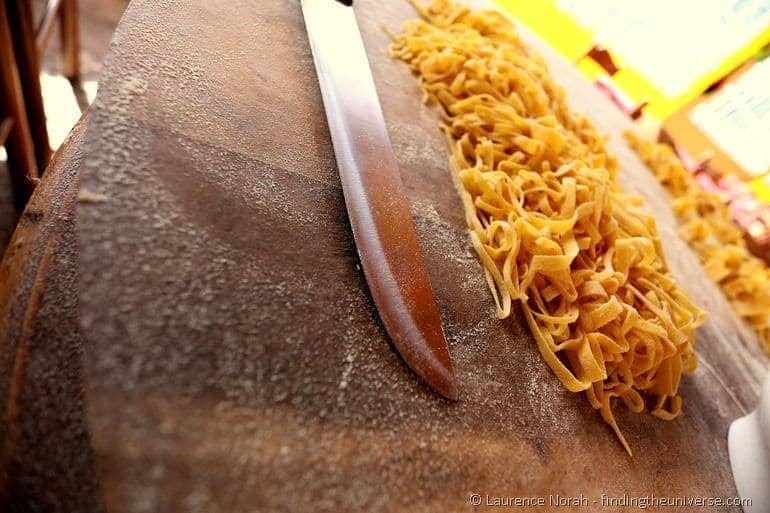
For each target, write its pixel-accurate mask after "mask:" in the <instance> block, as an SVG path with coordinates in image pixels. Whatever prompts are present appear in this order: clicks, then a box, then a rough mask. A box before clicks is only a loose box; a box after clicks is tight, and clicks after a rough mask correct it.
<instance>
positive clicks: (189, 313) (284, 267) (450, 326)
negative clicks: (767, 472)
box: [77, 0, 767, 512]
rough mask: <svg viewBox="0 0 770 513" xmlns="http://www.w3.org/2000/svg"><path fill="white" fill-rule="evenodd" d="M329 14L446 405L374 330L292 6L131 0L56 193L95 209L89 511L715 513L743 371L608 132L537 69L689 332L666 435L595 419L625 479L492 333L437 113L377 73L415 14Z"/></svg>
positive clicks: (701, 286)
mask: <svg viewBox="0 0 770 513" xmlns="http://www.w3.org/2000/svg"><path fill="white" fill-rule="evenodd" d="M355 10H356V14H357V17H358V20H359V24H360V26H361V30H362V32H363V35H364V41H365V44H366V47H367V51H368V54H369V58H370V62H371V66H372V69H373V74H374V78H375V82H376V84H377V88H378V90H379V94H380V100H381V103H382V107H383V110H384V114H385V118H386V120H387V123H388V129H389V132H390V135H391V138H392V142H393V147H394V150H395V153H396V158H397V160H398V163H399V165H400V169H401V173H402V176H403V181H404V183H405V185H406V189H407V193H408V196H409V200H410V202H411V204H412V208H413V214H414V219H415V223H416V226H417V231H418V233H419V236H420V240H421V243H422V245H423V248H424V252H425V256H426V259H427V264H428V268H429V269H430V277H431V281H432V283H433V285H434V289H435V293H436V297H437V299H438V302H439V305H440V309H441V314H442V319H443V322H444V327H445V330H446V334H447V338H448V340H449V343H450V349H451V353H452V357H453V360H454V365H455V369H456V371H457V376H458V381H459V384H460V385H459V386H460V400H459V401H457V402H448V401H446V400H443V399H441V398H440V397H438V396H436V395H435V394H433V393H431V392H430V391H429V390H427V389H426V388H425V387H424V386H423V385H421V384H420V383H419V382H418V381H417V380H416V379H414V377H413V375H412V374H411V373H410V372H409V371H408V369H407V368H406V367H405V366H404V364H403V362H402V361H401V360H400V359H399V357H398V356H397V355H396V353H395V352H394V350H393V348H392V347H391V346H390V345H389V342H388V340H387V338H386V336H385V333H384V331H383V329H382V326H381V325H380V323H379V321H378V318H377V314H376V311H375V310H374V308H373V305H372V301H371V299H370V297H369V295H368V293H367V289H366V286H365V282H364V278H363V275H362V273H361V271H360V267H359V264H358V259H357V255H356V250H355V247H354V244H353V240H352V237H351V233H350V229H349V225H348V222H347V218H346V212H345V208H344V204H343V198H342V192H341V189H340V184H339V178H338V175H337V169H336V166H335V161H334V156H333V152H332V147H331V143H330V139H329V133H328V129H327V126H326V121H325V116H324V111H323V107H322V103H321V96H320V92H319V89H318V84H317V80H316V76H315V72H314V68H313V63H312V58H311V54H310V49H309V46H308V42H307V38H306V34H305V29H304V24H303V21H302V15H301V12H300V6H299V2H295V1H285V0H270V1H261V2H254V1H253V0H232V1H228V2H215V1H205V0H186V1H180V0H167V1H163V2H157V1H154V0H135V1H134V2H132V4H131V5H130V6H129V8H128V10H127V11H126V13H125V15H124V18H123V20H122V22H121V25H120V27H119V28H118V32H117V34H116V36H115V40H114V43H113V45H112V49H111V53H110V55H109V56H108V58H107V62H106V66H105V70H104V74H103V77H102V80H101V84H100V89H99V95H98V97H97V99H96V102H95V104H94V106H93V108H92V112H91V119H90V122H89V126H88V130H87V133H86V137H85V146H84V151H85V155H86V159H85V163H84V168H83V175H84V176H83V182H82V188H83V189H85V190H86V191H87V193H88V194H98V195H104V197H105V198H106V200H105V201H103V202H97V203H93V202H89V203H81V204H79V205H78V212H77V213H78V223H79V227H78V233H79V237H80V267H79V270H80V280H81V281H80V294H79V297H80V306H81V326H82V329H83V334H84V338H85V348H84V380H85V398H86V404H87V421H88V426H89V429H90V434H91V440H92V444H93V448H94V457H95V460H96V468H97V471H98V475H99V479H100V483H101V489H102V493H103V494H104V503H105V505H106V506H107V509H108V510H109V511H111V512H140V511H163V512H171V511H204V512H209V511H210V512H214V511H228V512H246V511H334V512H343V511H351V512H353V511H425V512H444V511H471V510H472V509H473V508H472V506H471V505H470V504H469V501H468V497H469V494H471V493H474V492H475V493H480V494H483V495H489V496H490V497H513V496H519V497H532V496H543V497H546V498H548V496H549V495H550V494H560V495H562V496H580V494H581V493H582V494H583V495H584V496H586V498H587V500H588V501H589V503H588V505H587V506H584V507H565V508H561V509H557V510H556V511H570V510H575V511H596V510H601V511H623V508H612V507H609V508H604V509H601V508H600V507H599V506H600V504H601V502H600V501H601V496H602V494H606V495H609V496H623V494H628V495H629V496H647V495H651V494H654V495H656V496H679V495H689V496H708V497H711V496H716V497H726V496H732V495H734V494H735V488H734V484H733V481H732V476H731V473H730V468H729V463H728V456H727V452H726V434H727V428H728V426H729V423H730V422H731V421H732V420H733V419H735V418H736V417H738V416H741V415H743V414H744V413H746V412H747V411H749V410H750V409H751V408H752V407H753V404H754V402H755V401H756V397H757V393H758V390H759V382H760V379H761V377H762V375H763V373H764V372H765V369H766V367H767V359H766V358H765V357H764V356H763V355H762V353H761V351H760V350H759V349H758V343H757V342H756V340H755V338H754V337H753V335H751V333H750V332H749V331H747V329H746V328H745V327H744V326H743V325H742V324H741V323H740V321H739V320H738V319H737V318H736V317H735V315H734V314H733V313H732V311H731V309H730V307H729V305H728V304H727V302H726V301H725V299H724V297H723V296H722V295H721V294H720V292H719V290H718V289H717V288H716V287H715V286H714V285H713V284H712V283H711V282H710V281H709V280H708V279H707V277H706V276H705V274H704V273H703V271H702V269H701V268H700V266H699V264H698V261H697V258H696V256H695V255H694V254H693V253H692V252H691V251H690V250H689V249H688V248H687V247H686V246H685V245H684V244H683V243H682V241H681V240H680V239H679V238H678V237H677V236H676V229H677V227H676V223H675V220H674V218H673V216H672V213H671V210H670V205H669V201H668V199H667V195H666V193H665V192H664V190H663V189H662V188H661V187H659V186H658V185H657V184H656V183H655V181H654V179H653V178H652V176H651V174H650V173H649V171H647V170H646V168H644V166H643V165H642V164H641V163H640V162H639V161H638V160H637V159H636V158H635V157H634V156H633V154H632V153H631V152H630V150H629V149H628V148H626V147H625V146H624V143H623V142H622V139H621V135H620V134H621V132H622V130H624V129H625V128H627V127H628V122H627V121H626V119H625V118H624V117H623V116H622V114H621V113H620V112H618V111H617V110H616V109H615V108H614V107H613V106H612V105H610V104H609V102H608V101H607V100H606V99H605V98H603V97H602V96H601V95H600V94H599V93H598V92H597V91H596V90H595V88H594V87H593V86H591V85H590V84H588V83H586V82H585V81H584V80H583V79H582V78H581V77H580V76H579V75H578V74H577V72H576V71H575V70H573V68H572V67H571V66H570V65H568V64H567V63H565V62H563V61H561V60H560V59H559V58H558V57H557V56H555V55H554V54H553V53H552V52H551V51H548V50H547V49H541V51H542V53H543V54H544V56H545V57H546V58H547V60H548V61H549V62H550V64H551V70H552V73H553V76H554V77H555V78H556V80H557V81H558V82H560V83H561V84H562V85H563V86H564V87H565V88H566V89H567V90H568V91H569V98H570V103H571V105H572V106H573V108H575V109H576V110H578V111H582V112H584V113H585V114H587V115H588V117H589V118H590V119H591V120H593V122H594V123H595V124H596V125H597V127H598V128H599V129H600V130H601V131H603V132H605V133H607V134H608V135H609V136H610V140H611V142H610V147H611V149H612V152H613V153H614V154H615V155H617V156H618V157H619V159H620V162H621V168H622V171H621V181H622V184H623V185H624V187H626V188H627V189H628V190H631V191H633V192H635V193H638V194H640V195H641V196H643V197H644V198H645V199H646V200H647V205H648V208H649V209H650V210H652V211H653V212H654V213H655V214H656V215H657V218H658V221H659V224H660V230H661V233H662V236H663V237H664V246H665V249H666V252H667V256H668V258H669V261H670V264H671V267H672V269H673V272H674V274H675V275H676V277H677V278H678V280H679V282H680V283H681V285H682V286H683V287H684V288H685V289H686V290H687V291H688V292H689V293H690V294H691V295H692V296H693V297H694V298H695V299H696V302H697V303H698V304H699V305H700V306H702V307H704V308H705V309H706V310H707V311H708V314H709V319H708V322H707V324H706V325H705V326H704V327H703V328H702V329H701V330H700V332H699V335H698V338H697V344H698V346H697V347H698V351H699V354H700V358H701V365H700V367H699V368H698V370H697V372H696V373H695V374H694V375H693V376H690V377H688V378H687V379H685V380H684V382H683V384H682V389H681V392H682V395H683V397H684V404H685V413H684V415H683V416H682V417H681V418H679V419H677V420H675V421H673V422H663V421H660V420H658V419H655V418H653V417H652V416H651V415H649V414H640V415H637V414H630V413H627V412H625V411H624V410H623V408H618V409H617V412H618V413H617V415H618V423H619V424H620V426H621V428H622V429H623V431H624V433H625V434H626V437H627V438H628V441H629V443H630V445H631V447H632V448H633V450H634V451H635V456H634V457H633V458H630V457H628V456H627V455H626V454H625V452H624V451H623V449H622V447H621V446H620V444H619V443H618V441H617V440H616V439H615V436H614V435H613V433H612V432H611V430H610V429H609V428H608V427H607V425H606V424H605V423H604V422H603V421H602V420H601V418H600V417H599V415H598V414H597V413H596V412H595V411H594V410H593V409H591V407H590V406H589V404H588V402H587V400H586V399H585V398H584V397H583V395H575V394H571V393H569V392H567V391H566V390H564V389H563V388H562V386H561V385H560V383H559V382H558V381H557V379H556V378H555V377H554V376H553V374H552V373H551V371H550V370H549V369H548V367H547V366H546V365H545V363H544V362H543V361H542V359H541V357H540V355H539V353H538V352H537V349H536V347H535V343H534V341H533V339H532V337H531V336H530V334H529V332H528V330H527V328H526V326H525V324H524V323H523V320H522V317H521V316H520V315H519V313H518V312H517V313H516V314H515V315H514V316H512V318H510V319H507V320H504V321H500V320H497V318H496V317H495V311H494V306H493V301H492V299H491V297H490V294H489V292H488V290H487V287H486V285H485V283H484V279H483V274H482V270H481V266H480V264H479V263H478V262H477V260H476V258H475V256H474V255H473V253H472V250H471V248H470V246H469V241H468V237H467V233H466V230H465V225H464V220H463V214H462V210H461V205H460V202H459V200H458V198H457V197H456V194H455V191H454V189H453V186H452V183H451V180H450V176H449V171H448V166H447V156H448V151H447V148H446V146H445V143H444V140H443V137H442V135H441V133H440V132H439V130H438V128H437V124H438V115H437V112H436V111H435V110H433V109H432V108H429V107H426V106H424V105H422V104H421V102H420V97H421V94H420V91H419V88H418V83H417V79H416V78H415V77H413V76H412V75H411V74H410V73H409V71H408V69H407V67H406V66H405V65H404V64H402V63H400V62H394V61H391V60H390V59H389V58H388V56H387V46H388V37H387V36H386V34H385V33H384V32H383V31H382V30H381V28H380V24H384V25H385V26H387V27H388V28H390V29H392V30H397V29H399V27H400V25H401V24H402V22H403V21H404V20H406V19H409V18H412V17H414V16H415V12H414V11H413V9H412V8H411V7H410V6H409V5H408V4H407V2H405V1H401V0H394V1H389V2H376V1H374V0H356V5H355ZM528 37H530V36H528ZM530 39H531V37H530ZM533 44H534V45H535V46H538V47H539V48H541V45H539V43H537V41H534V40H533ZM485 500H486V499H485ZM593 501H597V502H595V503H594V502H593ZM480 509H484V507H482V508H480ZM505 510H506V508H496V509H495V511H505ZM521 510H522V509H517V511H521ZM540 510H542V509H540ZM546 510H550V508H547V509H546ZM650 510H651V511H655V510H656V508H651V509H650ZM666 510H667V511H668V509H666ZM701 510H702V509H701V508H698V507H689V508H688V507H684V508H681V509H678V510H677V511H701ZM724 510H725V511H728V510H729V511H738V509H735V508H734V509H732V510H731V509H729V508H726V509H724Z"/></svg>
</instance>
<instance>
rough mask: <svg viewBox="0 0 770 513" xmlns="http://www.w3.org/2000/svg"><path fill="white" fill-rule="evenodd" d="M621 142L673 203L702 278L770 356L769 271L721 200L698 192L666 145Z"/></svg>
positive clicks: (636, 139)
mask: <svg viewBox="0 0 770 513" xmlns="http://www.w3.org/2000/svg"><path fill="white" fill-rule="evenodd" d="M626 139H627V140H628V142H629V144H630V146H631V147H632V148H633V149H634V150H635V151H636V152H637V154H638V155H639V156H640V157H641V159H642V160H643V161H644V162H645V163H646V164H647V166H649V168H650V169H651V170H652V171H653V173H654V174H655V176H656V177H657V178H658V181H659V182H660V183H661V184H662V185H663V186H664V187H666V189H668V191H669V193H670V194H671V196H672V197H673V198H674V199H673V207H674V212H675V213H676V216H677V218H678V219H679V222H680V223H681V225H682V226H681V228H680V230H679V233H680V235H681V236H682V238H683V239H684V240H685V241H687V243H688V244H689V245H690V246H691V247H692V248H693V249H694V250H695V251H696V252H697V253H698V255H699V256H700V259H701V263H702V264H703V267H704V269H705V270H706V274H708V275H709V277H710V278H711V279H712V280H714V282H716V283H717V284H718V285H719V286H720V287H721V288H722V291H723V292H724V294H725V296H727V298H728V299H729V300H730V303H731V304H732V305H733V308H734V309H735V311H736V313H737V314H738V315H740V316H741V317H742V318H743V319H744V320H745V321H746V322H747V323H748V324H749V325H750V326H751V327H752V328H753V329H754V331H755V332H756V334H757V336H758V337H759V339H760V340H761V341H762V342H763V343H764V345H765V349H766V350H768V351H770V269H769V268H768V266H767V264H766V263H765V261H764V260H762V259H761V258H758V257H756V256H754V255H752V254H751V253H750V252H749V250H748V248H747V247H746V241H745V240H744V238H743V231H742V230H741V229H740V227H738V225H736V224H735V221H733V218H732V215H731V214H730V210H729V208H728V207H727V204H726V203H725V200H724V199H723V198H721V197H719V196H718V195H716V194H712V193H709V192H706V191H704V190H703V188H701V187H700V186H699V185H698V183H697V181H696V180H695V177H694V176H693V174H692V173H691V172H689V171H688V170H687V169H685V167H684V166H683V165H682V162H681V160H679V158H678V157H677V156H676V153H674V151H673V150H672V149H671V147H670V146H668V145H665V144H656V143H653V142H650V141H646V140H643V139H641V138H640V137H639V136H638V135H636V134H634V133H632V132H627V133H626Z"/></svg>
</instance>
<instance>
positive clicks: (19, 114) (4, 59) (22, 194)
mask: <svg viewBox="0 0 770 513" xmlns="http://www.w3.org/2000/svg"><path fill="white" fill-rule="evenodd" d="M5 7H6V2H5V1H0V118H3V117H9V118H11V119H12V120H13V125H12V126H11V128H10V131H9V133H8V139H7V140H6V142H5V149H6V153H7V154H8V169H9V170H10V172H11V182H12V185H13V189H14V195H15V198H16V203H17V205H18V206H20V207H23V206H24V204H26V202H27V200H28V199H29V197H30V195H31V194H32V191H33V190H34V189H35V185H36V182H37V180H36V178H37V162H36V160H35V150H34V145H33V143H32V134H31V133H30V130H29V124H28V122H27V112H26V108H25V105H24V94H23V92H22V89H21V82H20V80H19V72H18V70H17V68H16V62H15V56H14V53H13V40H12V37H11V31H10V28H9V27H10V26H9V24H8V22H9V20H8V15H7V11H6V9H5Z"/></svg>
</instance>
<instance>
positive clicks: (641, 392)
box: [391, 0, 704, 454]
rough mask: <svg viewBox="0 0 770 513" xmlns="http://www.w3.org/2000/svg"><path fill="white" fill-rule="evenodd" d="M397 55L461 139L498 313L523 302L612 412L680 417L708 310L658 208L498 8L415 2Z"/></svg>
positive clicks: (479, 248) (570, 367) (463, 191)
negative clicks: (665, 243)
mask: <svg viewBox="0 0 770 513" xmlns="http://www.w3.org/2000/svg"><path fill="white" fill-rule="evenodd" d="M414 5H415V7H416V8H417V10H418V11H419V13H420V15H421V16H422V19H418V20H413V21H410V22H407V23H406V24H405V26H404V28H403V33H402V34H400V35H395V36H393V44H392V47H391V55H392V57H394V58H397V59H400V60H402V61H404V62H406V63H407V64H408V65H409V66H410V68H411V69H412V70H413V71H414V72H415V73H416V74H417V75H418V76H419V80H420V84H421V86H422V90H423V92H424V101H425V102H427V103H432V104H437V105H438V106H439V107H440V110H441V115H442V124H441V128H442V129H443V131H444V133H445V134H446V138H447V141H448V143H449V146H450V148H451V157H450V168H451V172H452V176H453V178H454V181H455V184H456V185H457V189H458V192H459V194H460V198H461V200H462V204H463V206H464V209H465V217H466V220H467V224H468V227H469V229H470V239H471V242H472V244H473V247H474V248H475V250H476V252H477V254H478V257H479V260H480V261H481V263H482V265H483V269H484V273H485V275H486V280H487V283H488V284H489V288H490V290H491V291H492V294H493V296H494V300H495V303H496V305H497V314H498V316H499V317H500V318H504V317H507V316H509V315H510V314H511V311H512V308H513V305H514V303H515V302H517V303H518V304H520V305H521V309H522V311H523V313H524V317H525V318H526V321H527V323H528V324H529V328H530V330H531V331H532V334H533V336H534V339H535V341H536V343H537V347H538V349H539V351H540V353H541V355H542V356H543V359H545V361H546V363H547V364H548V366H549V367H550V368H551V369H552V370H553V372H554V373H555V374H556V376H557V377H558V378H559V380H561V382H562V383H563V384H564V386H565V387H566V388H567V389H568V390H570V391H572V392H585V393H586V395H587V397H588V400H589V402H590V404H591V405H592V406H593V407H594V408H596V409H598V410H599V411H600V412H601V415H602V417H603V419H604V420H605V421H606V422H607V423H608V424H609V425H610V426H612V429H613V430H614V431H615V433H616V434H617V436H618V438H619V439H620V441H621V443H622V445H623V447H624V448H625V449H626V450H627V451H628V452H629V454H630V453H631V448H630V447H629V445H628V443H627V442H626V440H625V438H624V437H623V434H622V433H621V430H620V428H619V427H618V425H617V422H616V421H615V417H614V415H613V407H614V403H615V402H617V399H619V400H620V402H622V403H623V404H625V406H626V407H627V408H628V409H630V410H631V411H634V412H640V411H642V410H644V409H645V407H646V405H647V404H649V406H650V407H651V410H652V413H653V415H655V416H657V417H660V418H661V419H666V420H668V419H672V418H674V417H676V416H678V415H679V414H680V412H681V409H682V400H681V398H680V396H679V395H678V388H679V382H680V379H681V376H682V374H686V373H690V372H692V371H693V370H694V369H695V367H696V365H697V359H696V355H695V352H694V349H693V341H694V332H695V329H696V328H697V327H698V326H699V325H700V324H701V323H702V322H703V319H704V314H703V312H701V311H700V310H699V309H698V308H697V307H695V306H694V305H693V304H692V303H691V302H690V300H689V299H688V298H687V296H686V295H685V294H684V293H683V292H682V291H681V290H680V289H679V288H677V286H676V284H675V282H674V279H673V277H672V276H671V273H670V272H669V270H668V267H667V265H666V261H665V258H664V256H663V251H662V248H661V244H660V240H659V236H658V231H657V228H656V225H655V220H654V219H653V217H652V216H651V215H650V214H648V213H647V212H645V211H644V210H643V209H642V208H641V203H642V202H641V200H640V199H639V198H636V197H632V196H629V195H626V194H625V193H623V191H622V190H621V189H620V187H619V186H618V184H617V180H616V175H617V169H618V165H617V161H616V160H615V158H614V157H612V156H611V155H609V154H608V153H607V151H606V149H605V142H604V139H603V137H602V136H600V135H599V134H598V133H597V131H596V130H595V129H594V127H593V126H592V125H591V123H590V122H589V121H588V120H587V119H586V118H584V117H583V116H580V115H578V114H576V113H574V112H572V111H571V110H570V109H569V108H568V106H567V103H566V99H565V94H564V91H563V90H562V89H561V88H560V87H559V86H558V85H557V84H556V83H555V82H554V81H553V80H552V79H551V77H550V75H549V72H548V70H547V68H546V65H545V63H544V62H543V60H542V59H541V58H540V57H539V56H538V55H537V54H535V53H534V52H532V51H531V50H529V49H528V48H527V47H526V46H525V45H524V44H523V42H522V41H521V40H520V39H519V37H518V36H517V34H516V32H515V29H514V27H513V25H512V24H511V23H510V22H509V21H508V20H507V19H506V18H505V17H503V16H502V15H501V14H499V13H496V12H493V11H472V10H470V9H468V8H466V7H464V6H462V5H460V4H456V3H453V2H450V1H449V0H433V1H430V2H429V3H427V4H422V3H417V2H415V3H414Z"/></svg>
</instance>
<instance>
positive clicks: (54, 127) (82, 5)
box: [0, 0, 129, 256]
mask: <svg viewBox="0 0 770 513" xmlns="http://www.w3.org/2000/svg"><path fill="white" fill-rule="evenodd" d="M24 1H25V0H9V3H10V2H15V3H18V4H21V3H23V2H24ZM0 2H6V0H0ZM64 2H66V0H64ZM64 2H62V1H50V0H32V1H31V2H30V3H31V6H32V16H33V27H34V30H35V32H36V33H35V34H32V37H34V38H36V39H37V36H38V33H39V31H40V28H41V25H42V24H43V22H44V18H45V14H46V7H49V8H50V7H54V8H55V7H58V6H60V5H61V4H62V3H64ZM128 3H129V0H78V2H77V3H76V10H77V16H78V20H77V21H78V25H79V27H78V28H79V30H78V35H79V43H80V44H79V49H78V55H79V68H80V69H79V74H78V77H77V79H74V80H70V79H68V78H67V77H65V76H64V75H65V73H64V63H63V60H62V48H61V46H62V42H61V21H60V16H55V17H54V18H53V19H52V20H51V22H50V23H51V24H50V27H51V29H50V33H49V34H47V45H46V47H45V49H44V50H43V51H42V52H40V55H39V66H40V88H41V92H42V99H43V105H44V109H45V125H46V128H47V132H48V138H49V143H50V146H51V149H52V150H53V151H55V150H56V149H57V148H58V147H59V145H61V143H62V141H63V140H64V139H65V137H67V134H68V133H69V131H70V130H71V129H72V127H73V126H74V125H75V123H76V122H77V121H78V119H80V116H81V115H82V112H83V111H84V110H85V109H86V107H88V105H89V104H90V103H91V102H92V101H93V99H94V96H95V95H96V89H97V83H98V80H99V74H100V72H101V68H102V60H103V59H104V55H105V53H106V52H107V48H108V47H109V44H110V39H111V38H112V34H113V32H114V31H115V27H116V26H117V24H118V21H119V20H120V16H121V14H123V11H124V10H125V7H126V6H127V5H128ZM59 9H61V7H59ZM14 21H15V20H13V19H9V20H8V22H9V24H10V23H13V22H14ZM16 28H18V27H16ZM2 117H3V116H0V118H2ZM7 166H8V165H7V154H6V151H5V148H4V147H3V146H2V145H0V256H1V255H2V253H3V250H4V249H5V246H6V244H7V243H8V240H9V239H10V237H11V234H12V233H13V228H14V226H15V224H16V221H17V219H18V216H19V214H20V210H19V208H18V204H17V202H16V201H15V198H14V193H13V189H12V187H11V178H10V174H9V171H8V169H7Z"/></svg>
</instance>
